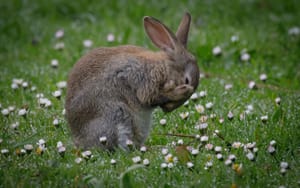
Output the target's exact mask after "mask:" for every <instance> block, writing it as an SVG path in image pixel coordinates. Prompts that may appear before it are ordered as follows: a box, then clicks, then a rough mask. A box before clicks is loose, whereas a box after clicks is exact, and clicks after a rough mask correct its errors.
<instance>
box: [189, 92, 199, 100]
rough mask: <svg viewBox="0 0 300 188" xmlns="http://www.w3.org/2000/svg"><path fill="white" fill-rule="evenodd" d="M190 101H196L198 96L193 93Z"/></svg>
mask: <svg viewBox="0 0 300 188" xmlns="http://www.w3.org/2000/svg"><path fill="white" fill-rule="evenodd" d="M190 99H192V100H197V99H198V94H197V93H193V94H192V96H191V97H190Z"/></svg>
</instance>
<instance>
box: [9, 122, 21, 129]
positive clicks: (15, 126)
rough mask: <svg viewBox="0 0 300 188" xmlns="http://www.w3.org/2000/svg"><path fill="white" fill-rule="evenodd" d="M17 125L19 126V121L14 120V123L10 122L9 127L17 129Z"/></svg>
mask: <svg viewBox="0 0 300 188" xmlns="http://www.w3.org/2000/svg"><path fill="white" fill-rule="evenodd" d="M19 126H20V123H19V122H15V123H13V124H11V126H10V127H11V128H12V129H17V128H18V127H19Z"/></svg>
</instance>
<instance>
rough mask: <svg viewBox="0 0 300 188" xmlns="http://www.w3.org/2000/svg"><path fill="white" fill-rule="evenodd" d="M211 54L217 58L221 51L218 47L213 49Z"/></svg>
mask: <svg viewBox="0 0 300 188" xmlns="http://www.w3.org/2000/svg"><path fill="white" fill-rule="evenodd" d="M212 53H213V55H214V56H219V55H221V54H222V49H221V47H220V46H216V47H214V48H213V50H212Z"/></svg>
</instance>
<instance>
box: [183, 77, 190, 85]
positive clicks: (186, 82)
mask: <svg viewBox="0 0 300 188" xmlns="http://www.w3.org/2000/svg"><path fill="white" fill-rule="evenodd" d="M184 80H185V81H184V83H185V84H186V85H190V84H191V77H190V76H188V75H185V79H184Z"/></svg>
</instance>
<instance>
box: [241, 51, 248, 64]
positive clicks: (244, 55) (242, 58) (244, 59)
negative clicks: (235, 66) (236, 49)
mask: <svg viewBox="0 0 300 188" xmlns="http://www.w3.org/2000/svg"><path fill="white" fill-rule="evenodd" d="M241 60H242V61H245V62H248V61H249V60H250V54H248V53H247V52H244V53H242V54H241Z"/></svg>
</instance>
